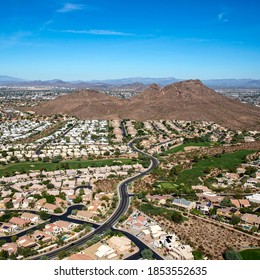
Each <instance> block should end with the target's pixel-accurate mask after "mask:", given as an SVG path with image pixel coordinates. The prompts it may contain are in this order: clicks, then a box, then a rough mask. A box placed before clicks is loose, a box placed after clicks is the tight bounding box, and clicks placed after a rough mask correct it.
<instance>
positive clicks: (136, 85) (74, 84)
mask: <svg viewBox="0 0 260 280" xmlns="http://www.w3.org/2000/svg"><path fill="white" fill-rule="evenodd" d="M180 81H183V79H176V78H174V77H169V78H142V77H135V78H124V79H109V80H91V81H81V80H78V81H62V80H60V79H54V80H47V81H42V80H36V81H29V80H24V79H20V78H15V77H10V76H0V86H41V87H42V86H43V87H45V86H46V87H48V86H51V87H70V88H93V89H114V88H123V89H126V88H130V89H141V90H142V89H144V88H146V87H147V85H150V84H158V85H160V86H166V85H170V84H172V83H176V82H180ZM202 82H203V83H204V84H205V85H207V86H208V87H210V88H213V89H218V88H260V79H259V80H254V79H212V80H203V81H202Z"/></svg>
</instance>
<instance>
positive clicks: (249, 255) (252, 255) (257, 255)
mask: <svg viewBox="0 0 260 280" xmlns="http://www.w3.org/2000/svg"><path fill="white" fill-rule="evenodd" d="M239 253H240V255H241V256H242V258H243V260H260V249H249V250H244V251H241V252H239Z"/></svg>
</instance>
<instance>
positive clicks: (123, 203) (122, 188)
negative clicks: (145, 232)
mask: <svg viewBox="0 0 260 280" xmlns="http://www.w3.org/2000/svg"><path fill="white" fill-rule="evenodd" d="M144 138H145V137H140V138H136V139H134V140H132V141H131V142H130V143H129V146H130V147H131V149H132V150H133V151H135V152H138V153H141V154H143V155H146V156H148V157H149V158H150V160H151V164H150V166H149V167H148V168H147V169H146V170H145V171H144V172H141V173H139V174H137V175H135V176H133V177H130V178H128V179H126V180H124V181H122V182H121V183H120V184H119V185H118V194H119V204H118V207H117V209H116V210H115V212H114V213H113V214H112V215H111V216H110V217H109V218H108V219H107V220H106V221H105V222H104V223H103V224H102V225H100V226H99V227H98V228H96V229H94V231H92V232H90V233H89V234H87V235H85V236H83V237H81V238H79V239H78V240H76V241H75V242H73V243H70V244H68V245H65V246H63V247H62V248H58V249H56V250H53V251H51V252H48V253H45V254H42V256H47V257H48V258H50V259H54V258H57V255H58V253H59V252H61V251H66V250H69V249H73V248H77V247H81V246H83V245H84V244H85V243H86V242H87V241H88V240H90V239H91V238H93V237H94V236H95V235H100V234H102V233H104V232H105V231H106V230H108V229H112V230H116V229H114V225H115V224H116V223H117V221H118V219H119V218H120V217H121V216H122V215H124V214H125V213H126V211H127V209H128V207H129V202H130V200H129V193H128V186H129V184H131V183H132V182H133V181H135V180H136V179H138V178H141V177H143V176H145V175H147V174H149V173H150V172H151V171H152V170H153V169H154V168H155V167H156V166H157V165H158V164H159V162H158V160H157V159H156V158H155V157H153V156H151V155H149V154H146V153H145V152H143V151H140V150H138V149H137V148H136V147H135V146H134V142H135V141H138V140H141V139H144ZM70 210H71V209H70ZM66 216H68V214H67V215H66ZM60 218H61V219H62V217H60ZM63 218H65V220H68V218H66V217H65V215H64V217H63ZM127 236H128V238H130V239H131V240H132V241H133V242H134V243H135V244H137V246H138V247H139V249H140V250H143V249H148V246H147V245H146V244H144V243H143V242H141V241H140V240H139V239H137V238H136V237H135V236H133V235H132V234H130V233H128V234H127ZM154 256H155V258H157V259H162V258H161V257H160V256H159V255H158V254H156V253H155V252H154ZM139 257H140V254H139V256H138V254H136V255H135V257H134V258H136V259H138V258H139ZM30 259H36V260H37V259H40V256H35V257H32V258H30Z"/></svg>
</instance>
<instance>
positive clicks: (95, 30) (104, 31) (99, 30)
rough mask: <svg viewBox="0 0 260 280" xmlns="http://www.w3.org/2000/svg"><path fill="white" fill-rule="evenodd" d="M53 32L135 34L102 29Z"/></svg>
mask: <svg viewBox="0 0 260 280" xmlns="http://www.w3.org/2000/svg"><path fill="white" fill-rule="evenodd" d="M51 31H54V32H63V33H73V34H90V35H107V36H109V35H110V36H111V35H114V36H133V35H135V34H132V33H125V32H119V31H114V30H103V29H90V30H74V29H66V30H53V29H51Z"/></svg>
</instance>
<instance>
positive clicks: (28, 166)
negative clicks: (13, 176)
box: [0, 158, 142, 177]
mask: <svg viewBox="0 0 260 280" xmlns="http://www.w3.org/2000/svg"><path fill="white" fill-rule="evenodd" d="M137 162H139V163H142V162H141V161H139V160H132V159H120V158H118V159H100V160H81V161H76V160H71V161H63V162H59V163H51V162H41V161H38V162H19V163H13V164H8V165H6V166H2V167H0V177H2V176H3V175H4V174H6V173H13V172H17V171H18V172H20V171H21V170H22V171H25V172H27V171H30V170H40V169H42V168H45V169H46V170H47V171H54V170H58V169H62V165H63V164H68V168H66V169H77V168H86V167H102V166H106V165H107V166H112V165H123V164H135V163H137Z"/></svg>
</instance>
